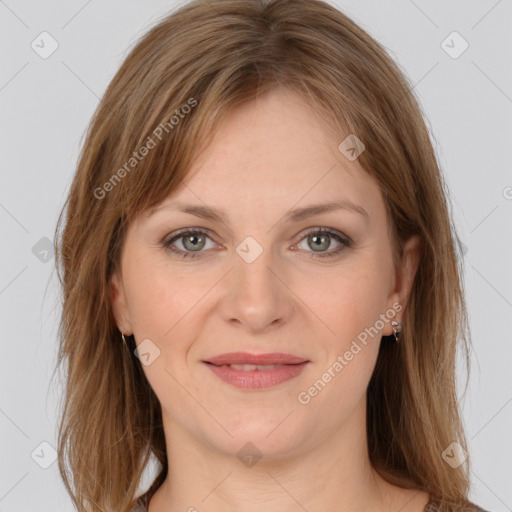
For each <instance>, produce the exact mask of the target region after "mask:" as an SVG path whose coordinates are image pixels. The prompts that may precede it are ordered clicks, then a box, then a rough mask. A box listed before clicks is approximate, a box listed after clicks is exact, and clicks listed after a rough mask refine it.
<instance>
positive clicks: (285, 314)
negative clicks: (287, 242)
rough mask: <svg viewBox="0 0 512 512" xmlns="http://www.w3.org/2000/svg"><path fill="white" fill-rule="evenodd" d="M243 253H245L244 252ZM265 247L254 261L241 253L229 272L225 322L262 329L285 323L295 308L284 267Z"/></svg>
mask: <svg viewBox="0 0 512 512" xmlns="http://www.w3.org/2000/svg"><path fill="white" fill-rule="evenodd" d="M240 254H242V255H243V253H242V252H241V253H240ZM277 263H278V262H276V261H275V260H274V259H273V255H272V251H271V250H270V249H265V250H263V251H262V252H261V254H259V256H257V257H256V259H254V260H253V261H251V259H250V258H249V259H245V258H244V257H243V256H240V255H239V254H238V253H237V254H234V255H233V264H234V268H233V269H232V271H231V272H229V273H228V275H227V276H226V281H225V284H224V286H225V288H224V294H223V296H222V298H221V301H220V305H219V309H220V312H221V315H222V317H223V318H224V320H225V321H226V322H229V323H231V324H235V325H237V326H239V327H244V328H245V329H246V330H247V331H250V332H252V333H263V332H266V331H268V330H272V329H274V328H276V327H278V326H281V325H283V324H285V323H286V322H287V321H288V319H289V318H290V316H291V314H292V311H293V293H292V292H291V291H290V289H289V288H288V287H287V285H286V284H285V283H286V277H285V276H284V275H283V270H282V268H281V267H280V266H279V265H278V264H277Z"/></svg>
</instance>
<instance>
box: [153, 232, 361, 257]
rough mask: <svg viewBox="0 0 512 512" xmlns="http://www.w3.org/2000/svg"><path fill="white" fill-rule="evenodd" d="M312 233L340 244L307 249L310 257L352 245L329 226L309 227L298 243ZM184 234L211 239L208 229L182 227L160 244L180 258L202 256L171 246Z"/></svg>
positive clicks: (332, 254)
mask: <svg viewBox="0 0 512 512" xmlns="http://www.w3.org/2000/svg"><path fill="white" fill-rule="evenodd" d="M313 233H314V234H316V235H329V236H331V237H333V238H335V239H336V240H337V241H338V242H340V244H341V245H339V246H338V247H337V248H336V249H334V250H332V251H330V252H324V253H315V252H314V251H307V252H312V255H311V256H310V257H311V258H319V259H326V258H333V257H335V256H338V254H340V253H341V252H342V251H343V250H344V249H345V248H349V247H352V240H351V239H350V238H348V237H346V236H345V237H343V236H341V235H340V234H338V232H337V231H334V230H332V229H330V228H314V229H311V230H309V231H308V232H307V233H305V235H304V236H303V237H302V238H301V239H300V240H299V242H298V243H300V242H301V241H302V240H304V238H307V237H308V236H309V235H311V234H313ZM185 235H205V236H208V238H210V239H211V237H210V236H209V231H208V230H204V229H201V228H198V229H190V228H186V229H183V230H180V231H177V232H176V233H174V235H173V236H172V237H171V238H170V239H168V240H164V241H163V242H162V245H163V246H164V248H165V249H167V250H169V251H170V252H172V253H173V254H176V255H177V256H180V257H181V258H189V259H193V258H198V257H202V256H201V253H203V252H204V251H197V252H193V251H182V250H181V249H176V248H175V247H173V246H172V244H173V243H174V242H175V241H176V240H179V239H180V238H183V237H184V236H185Z"/></svg>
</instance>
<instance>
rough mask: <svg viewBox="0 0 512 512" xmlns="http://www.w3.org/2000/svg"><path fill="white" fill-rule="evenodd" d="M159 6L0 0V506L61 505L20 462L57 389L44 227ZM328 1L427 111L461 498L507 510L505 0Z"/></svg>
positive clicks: (509, 254)
mask: <svg viewBox="0 0 512 512" xmlns="http://www.w3.org/2000/svg"><path fill="white" fill-rule="evenodd" d="M175 5H176V3H175V2H172V1H167V2H166V1H163V0H161V1H157V0H152V1H148V2H142V1H138V2H137V1H133V0H131V1H120V0H115V1H110V2H99V1H98V0H89V1H83V0H72V1H66V2H64V1H63V0H60V1H57V0H54V1H47V2H36V1H34V0H32V1H25V2H22V1H15V0H5V1H3V0H0V40H1V48H2V58H1V63H2V65H1V69H0V108H1V115H0V128H1V163H0V166H1V167H0V168H1V172H2V175H1V190H0V223H1V228H2V234H1V240H2V246H1V247H2V249H1V266H0V268H1V274H0V307H1V326H2V333H3V334H2V340H1V344H2V345H1V353H0V364H1V369H0V378H1V386H0V389H1V392H0V393H1V394H0V432H1V436H0V449H1V452H0V460H1V468H0V512H1V511H3V512H7V511H9V512H21V511H23V512H27V511H29V510H37V511H38V512H50V511H52V512H53V511H55V510H58V511H72V510H74V508H73V507H72V505H71V501H70V500H69V498H68V497H67V495H66V493H65V491H64V487H63V484H62V483H61V481H60V477H59V474H58V470H57V463H56V462H53V464H51V465H49V467H48V468H47V469H43V468H42V467H40V465H38V464H37V463H36V462H35V460H37V461H38V462H39V463H43V464H44V463H46V464H49V463H50V462H51V460H52V459H51V453H52V452H51V448H50V447H48V446H47V445H42V446H41V443H43V442H46V443H49V444H50V445H51V446H54V447H55V446H56V436H57V421H56V420H57V418H56V411H57V405H58V400H59V399H60V397H61V395H62V389H61V388H60V387H59V385H58V382H57V381H56V380H54V385H53V386H50V375H51V372H52V370H53V367H54V363H55V354H56V348H57V345H56V332H57V329H56V326H57V319H58V315H59V311H60V309H59V304H58V295H57V281H56V277H55V272H54V270H53V265H54V259H53V257H52V254H51V253H49V254H48V256H47V259H48V261H46V262H45V261H44V260H45V253H44V248H45V246H44V244H45V241H44V237H47V238H49V239H51V238H52V237H53V232H54V226H55V223H56V220H57V214H58V211H59V210H60V208H61V206H62V204H63V201H64V197H65V195H66V193H67V190H68V187H69V184H70V182H71V178H72V175H73V172H74V167H75V164H76V160H77V156H78V150H79V146H80V143H81V141H82V136H83V133H84V131H85V129H86V126H87V124H88V122H89V120H90V117H91V115H92V113H93V110H94V108H95V107H96V105H97V104H98V100H99V98H100V97H101V95H102V94H103V92H104V90H105V88H106V86H107V84H108V83H109V81H110V80H111V79H112V77H113V75H114V73H115V71H116V70H117V68H118V67H119V65H120V63H121V61H122V59H123V57H124V56H126V54H127V51H128V49H129V48H131V47H132V46H133V45H134V44H135V43H136V41H137V39H138V38H139V37H140V36H141V35H142V34H143V33H144V32H145V31H146V30H147V29H148V28H149V27H150V26H152V25H153V24H154V23H155V22H156V21H157V20H158V19H159V18H160V17H161V16H162V15H164V14H165V13H166V12H168V11H169V10H170V9H172V8H173V7H174V6H175ZM336 5H337V6H338V7H340V8H341V10H343V11H344V12H345V13H347V14H348V15H350V16H351V17H352V18H353V19H354V20H355V21H357V22H358V23H359V24H360V25H362V27H363V28H365V29H366V30H367V31H368V32H369V33H370V34H371V35H373V36H374V37H375V38H376V39H377V40H379V41H380V42H381V43H383V44H384V45H385V46H386V48H387V49H388V50H389V52H390V53H391V55H392V56H393V57H394V58H395V60H396V61H398V63H399V64H400V66H401V67H402V69H403V70H404V72H405V73H406V74H407V75H408V76H409V77H410V79H411V81H412V83H413V84H414V90H415V92H416V93H417V94H418V96H419V98H420V101H421V103H422V106H423V109H424V111H425V114H426V116H427V118H428V120H429V123H430V126H431V131H432V135H433V137H434V139H435V144H436V149H437V152H438V155H439V158H440V162H441V164H442V168H443V172H444V173H445V176H446V180H447V182H448V185H449V187H450V190H451V195H452V201H453V207H454V214H455V221H456V225H457V229H458V233H459V236H460V239H461V241H462V244H463V248H464V251H467V252H466V253H465V256H464V264H465V272H466V276H465V284H466V290H467V297H468V306H469V311H470V321H471V328H472V333H473V340H474V351H473V353H472V371H471V373H470V383H469V389H468V394H467V396H466V399H465V400H464V402H463V411H464V418H465V423H466V427H467V434H468V440H469V443H470V450H471V451H470V453H471V455H472V458H473V473H472V484H473V488H472V494H471V497H472V499H473V500H474V501H475V502H477V503H479V504H480V505H481V506H483V507H484V508H487V509H489V510H491V511H493V512H494V511H496V512H502V511H505V510H507V511H510V510H512V486H511V485H510V484H511V483H512V478H511V476H512V470H511V464H510V461H511V458H512V441H511V438H510V435H511V433H512V428H511V427H512V378H511V363H512V344H511V341H512V340H511V335H510V326H509V324H508V321H509V319H510V318H511V316H512V272H511V271H510V262H511V261H512V229H511V218H512V172H511V164H510V148H511V143H512V138H511V134H512V121H511V113H512V73H511V68H510V65H511V62H512V59H511V57H512V55H511V54H512V51H511V50H512V36H511V33H512V31H511V28H512V25H511V21H512V0H501V1H495V0H482V1H474V0H473V1H449V2H446V1H441V0H436V1H431V2H427V1H426V0H415V1H412V0H393V1H391V0H386V1H382V0H381V1H378V0H372V1H370V0H366V1H356V0H352V1H342V0H339V1H338V2H337V3H336ZM43 31H47V32H49V33H50V34H51V36H52V37H53V38H54V39H55V40H56V41H57V42H58V45H59V46H58V49H57V50H56V51H55V53H53V54H52V55H51V56H50V57H48V58H47V59H42V58H41V57H40V56H39V55H38V54H37V53H36V52H35V51H34V50H33V49H32V48H31V43H32V41H33V40H35V39H36V38H37V37H38V36H39V34H40V33H41V32H43ZM453 31H457V32H459V33H460V35H461V36H462V37H463V38H464V39H465V40H466V41H467V42H468V43H469V48H468V49H467V50H466V51H465V52H464V53H463V54H462V55H460V56H459V57H458V58H455V59H454V58H452V57H450V56H449V55H448V54H447V53H446V52H445V50H444V49H443V47H442V46H441V43H442V41H443V40H445V39H446V37H447V36H448V35H449V34H451V33H452V32H453ZM449 41H450V40H448V44H451V43H450V42H449ZM453 45H454V47H455V50H457V49H458V48H460V42H457V41H455V42H454V43H453ZM41 239H43V241H41ZM46 243H48V241H46ZM36 244H37V245H36ZM34 246H35V247H36V249H34V250H33V248H34ZM463 379H464V375H463V374H462V372H460V373H459V380H460V382H463ZM34 450H35V452H34ZM31 454H34V458H32V456H31ZM147 482H149V480H147Z"/></svg>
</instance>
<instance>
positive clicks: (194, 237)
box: [185, 235, 203, 250]
mask: <svg viewBox="0 0 512 512" xmlns="http://www.w3.org/2000/svg"><path fill="white" fill-rule="evenodd" d="M202 238H203V237H202V236H197V235H191V236H188V237H186V238H185V247H187V243H191V244H192V246H191V247H187V249H192V250H194V249H197V248H198V245H197V244H198V241H199V246H200V241H201V239H202ZM200 248H201V247H199V249H200Z"/></svg>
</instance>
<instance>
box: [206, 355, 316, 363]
mask: <svg viewBox="0 0 512 512" xmlns="http://www.w3.org/2000/svg"><path fill="white" fill-rule="evenodd" d="M306 361H307V359H304V358H302V357H298V356H294V355H291V354H282V353H278V352H274V353H272V354H250V353H249V352H229V353H226V354H220V355H218V356H215V357H212V358H210V359H208V360H205V362H206V363H213V364H216V365H223V364H256V365H273V364H300V363H304V362H306Z"/></svg>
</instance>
